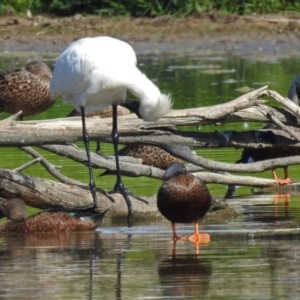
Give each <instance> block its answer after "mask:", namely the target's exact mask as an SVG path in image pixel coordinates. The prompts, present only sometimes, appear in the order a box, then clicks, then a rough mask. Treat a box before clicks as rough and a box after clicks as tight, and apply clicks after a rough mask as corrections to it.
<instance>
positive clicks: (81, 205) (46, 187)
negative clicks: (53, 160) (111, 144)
mask: <svg viewBox="0 0 300 300" xmlns="http://www.w3.org/2000/svg"><path fill="white" fill-rule="evenodd" d="M12 195H17V196H19V197H20V198H22V199H23V200H24V201H25V203H26V204H27V205H30V206H33V207H37V208H41V209H46V208H47V209H48V208H64V209H68V210H70V211H71V210H72V209H87V208H92V207H93V198H92V195H91V192H90V190H89V189H88V186H87V185H82V186H77V185H71V184H62V183H59V182H55V181H52V180H47V179H42V178H37V177H33V176H28V175H23V174H20V173H15V172H13V171H10V170H6V169H0V196H2V197H6V198H7V197H10V196H12ZM111 196H112V198H113V199H114V200H115V202H112V201H111V200H110V199H109V198H108V197H106V196H105V195H104V194H103V193H101V192H100V191H98V192H97V200H98V203H97V207H98V210H99V212H104V211H106V210H108V209H109V213H110V214H117V213H118V214H122V215H127V213H128V209H127V205H126V203H125V201H124V199H123V197H122V195H120V194H112V195H111ZM131 200H132V207H133V211H134V212H135V214H140V213H151V212H153V213H156V212H157V208H156V200H155V198H147V200H148V202H149V204H145V203H143V202H141V201H138V200H136V199H134V198H131Z"/></svg>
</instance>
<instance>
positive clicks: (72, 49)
mask: <svg viewBox="0 0 300 300" xmlns="http://www.w3.org/2000/svg"><path fill="white" fill-rule="evenodd" d="M127 90H128V91H130V92H131V93H132V94H133V95H134V96H136V97H137V98H138V99H139V100H140V107H139V113H140V115H141V117H142V118H143V119H144V120H145V121H156V120H158V119H159V118H161V117H163V116H165V115H166V114H167V113H168V112H169V110H170V108H171V106H172V100H171V97H170V96H169V95H166V94H162V93H161V92H160V90H159V89H158V87H157V86H156V85H155V84H154V83H153V82H152V81H151V80H149V79H148V78H147V77H146V76H145V75H144V74H143V73H142V72H141V71H140V70H139V69H138V68H137V66H136V55H135V52H134V50H133V49H132V47H131V46H130V45H129V44H127V43H125V42H123V41H120V40H117V39H114V38H111V37H105V36H101V37H94V38H82V39H80V40H78V41H75V42H73V43H72V44H70V46H69V47H68V48H67V49H66V50H65V51H64V52H63V53H62V54H61V55H60V56H59V58H58V60H57V62H56V65H55V68H54V72H53V77H52V80H51V83H50V92H51V96H52V97H55V96H57V95H62V96H63V98H64V100H65V101H67V102H69V103H71V104H72V105H73V106H74V107H75V108H76V109H77V110H78V111H80V107H84V108H85V113H86V114H88V113H90V112H93V111H96V110H102V109H105V108H107V107H108V106H109V105H111V104H115V105H118V104H122V103H123V102H124V101H125V99H126V91H127Z"/></svg>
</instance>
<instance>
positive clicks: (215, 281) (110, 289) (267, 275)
mask: <svg viewBox="0 0 300 300" xmlns="http://www.w3.org/2000/svg"><path fill="white" fill-rule="evenodd" d="M33 55H34V54H33ZM29 58H34V56H32V57H31V56H30V57H29ZM26 60H27V57H21V58H18V57H17V58H16V57H13V58H12V57H7V58H3V59H2V61H1V62H0V71H5V70H7V69H13V68H15V67H19V66H21V65H23V64H24V63H25V62H26ZM298 61H299V58H298V57H295V58H286V59H276V57H271V56H270V57H268V58H267V59H263V60H262V59H261V58H260V57H257V59H253V56H252V57H251V59H250V58H247V57H244V58H241V57H210V56H207V57H205V56H201V57H173V58H172V57H167V58H161V57H159V58H157V57H152V58H151V57H150V58H149V57H148V58H140V59H139V67H140V68H141V69H142V70H143V71H144V72H145V73H146V74H147V75H148V77H150V78H152V79H153V80H154V81H156V83H157V84H158V86H159V87H160V89H161V90H163V91H164V92H170V93H172V97H173V99H174V109H181V108H192V107H199V106H207V105H213V104H217V103H224V102H227V101H230V100H233V99H235V98H236V97H238V96H240V95H241V92H239V90H238V89H239V88H241V87H245V86H248V87H249V88H251V89H256V88H259V87H261V86H264V85H269V87H270V88H272V89H275V90H276V91H277V92H279V93H280V94H282V95H286V92H287V89H288V87H289V84H290V82H291V81H292V79H293V78H294V77H295V76H296V75H297V74H298V71H299V70H300V66H299V63H298ZM48 63H49V65H50V67H53V63H54V60H53V59H51V58H50V59H49V60H48ZM271 104H275V103H271ZM71 110H72V107H71V106H69V105H67V104H63V103H61V101H58V102H57V103H56V105H55V106H53V107H52V108H51V109H50V110H48V111H47V112H44V113H43V114H40V115H38V116H33V117H32V118H31V119H44V118H57V117H64V116H66V115H67V114H68V113H69V112H70V111H71ZM6 116H7V115H5V114H1V116H0V117H1V119H3V118H5V117H6ZM243 126H244V124H236V123H235V124H227V125H224V126H221V127H217V128H216V127H215V126H207V127H202V128H196V127H192V128H184V130H203V131H214V130H216V129H218V130H224V129H226V130H229V129H234V130H241V131H242V130H244V127H243ZM248 126H249V127H248V128H250V129H252V128H261V127H262V126H263V125H262V124H248ZM78 144H79V145H82V144H81V143H78ZM103 151H104V152H105V153H106V154H112V147H111V145H109V144H106V145H105V146H104V147H103ZM42 153H43V154H44V155H45V157H47V159H49V160H50V161H51V162H52V163H54V164H55V165H60V166H62V169H61V172H62V173H63V174H65V175H67V176H70V177H72V178H74V179H76V180H80V181H82V182H85V183H88V171H87V168H86V167H85V166H81V165H79V164H77V163H74V162H72V161H70V160H68V159H64V158H62V157H56V156H55V155H54V154H49V153H47V152H45V151H44V152H42ZM197 153H199V155H202V156H204V157H208V158H210V159H215V160H218V161H224V162H235V161H236V160H238V158H239V156H240V153H241V150H235V149H197ZM30 159H31V158H30V157H29V156H28V155H27V154H26V153H23V152H22V151H20V150H19V149H16V148H0V164H1V167H3V168H10V169H12V168H16V167H18V166H20V165H22V164H23V163H25V162H27V161H28V160H30ZM289 170H290V176H291V178H293V179H295V180H300V169H299V167H298V166H292V167H290V168H289ZM98 172H99V173H100V172H101V171H96V172H95V174H97V173H98ZM25 173H26V174H30V175H34V176H40V177H44V178H50V179H53V178H51V176H50V175H49V174H48V173H47V172H46V171H45V170H44V169H43V167H42V166H39V165H35V166H33V167H31V168H30V169H27V170H26V171H25ZM256 175H259V176H262V177H266V178H270V177H271V172H269V171H268V172H264V173H263V174H256ZM96 180H97V181H96V183H97V186H99V187H102V188H105V189H108V190H109V189H111V187H112V186H113V184H114V182H115V177H114V176H107V177H105V178H102V177H96ZM124 182H125V185H126V186H127V187H128V188H129V189H130V190H132V191H134V192H135V193H137V194H140V195H153V194H154V193H156V192H157V190H158V187H159V186H160V184H161V182H160V181H158V180H154V179H148V178H134V179H131V178H125V179H124ZM209 189H210V191H211V193H212V194H213V195H221V196H223V195H224V194H225V192H226V187H225V186H222V185H215V184H211V185H209ZM237 195H238V196H240V197H239V198H237V199H234V200H231V201H232V202H231V203H232V204H233V206H234V207H235V208H236V209H237V210H238V211H239V212H240V214H239V215H236V216H231V217H229V218H227V219H225V220H224V219H219V218H218V216H208V217H207V218H205V220H203V222H202V225H201V229H202V230H204V231H207V232H210V233H211V235H212V241H211V243H210V244H209V245H200V246H199V249H198V250H197V251H196V250H195V249H194V246H193V245H192V244H191V243H189V242H183V241H179V242H178V243H177V245H176V247H174V245H173V241H172V239H171V228H170V224H169V222H167V221H165V220H163V219H162V217H161V216H160V215H159V214H158V215H157V218H155V219H151V220H141V221H140V220H139V221H137V222H136V223H135V226H133V227H132V228H127V227H126V224H125V222H124V220H121V221H118V220H115V221H114V222H106V221H105V222H104V224H103V226H101V228H99V230H97V231H96V232H95V233H89V234H73V235H63V234H62V235H35V236H25V237H22V238H21V237H16V236H8V237H0V280H1V296H0V298H1V299H199V298H210V299H298V298H299V294H300V288H299V286H300V285H299V283H300V272H299V270H300V268H299V267H300V266H299V250H298V249H299V239H298V237H294V238H293V239H290V238H283V239H281V240H278V239H268V240H266V239H246V240H244V239H229V240H226V239H225V240H222V239H220V238H217V237H216V238H215V239H214V233H216V232H222V231H231V232H239V231H244V230H257V229H266V228H269V229H270V228H286V227H293V228H294V227H298V226H299V224H300V223H299V216H300V215H299V206H300V202H299V201H300V198H299V195H297V194H296V195H292V197H291V200H290V202H289V203H288V204H285V203H284V202H279V203H278V204H276V205H275V204H274V198H275V195H254V194H252V192H251V189H250V188H246V187H244V188H240V189H239V190H238V192H237ZM246 196H247V197H246ZM192 230H193V229H192V226H191V225H184V226H183V225H179V226H178V232H179V233H180V234H187V233H190V232H191V231H192ZM174 249H176V251H175V250H174ZM196 252H197V253H198V254H196Z"/></svg>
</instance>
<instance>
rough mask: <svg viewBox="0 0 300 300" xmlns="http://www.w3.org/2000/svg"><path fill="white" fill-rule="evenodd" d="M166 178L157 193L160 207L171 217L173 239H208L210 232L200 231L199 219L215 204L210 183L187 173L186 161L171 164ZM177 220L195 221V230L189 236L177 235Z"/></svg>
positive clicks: (205, 240)
mask: <svg viewBox="0 0 300 300" xmlns="http://www.w3.org/2000/svg"><path fill="white" fill-rule="evenodd" d="M163 180H164V182H163V184H162V186H161V187H160V189H159V190H158V194H157V208H158V210H159V211H160V212H161V214H162V215H163V216H164V217H166V218H167V219H168V220H169V221H171V224H172V230H173V240H175V241H176V240H186V239H188V240H190V241H192V242H194V243H196V244H199V243H208V242H209V241H210V236H209V234H207V233H203V234H200V233H199V231H198V220H199V219H200V218H202V217H204V215H205V214H206V213H207V211H208V210H209V207H210V205H211V195H210V193H209V191H208V189H207V187H206V185H205V184H204V183H203V182H202V181H201V180H200V179H199V178H197V177H195V176H193V175H191V174H187V173H186V169H185V167H184V165H182V164H178V163H173V164H171V165H170V166H169V167H168V169H167V170H166V172H165V174H164V176H163ZM176 223H194V227H195V231H194V234H193V235H191V236H189V237H179V236H177V234H176V230H175V224H176Z"/></svg>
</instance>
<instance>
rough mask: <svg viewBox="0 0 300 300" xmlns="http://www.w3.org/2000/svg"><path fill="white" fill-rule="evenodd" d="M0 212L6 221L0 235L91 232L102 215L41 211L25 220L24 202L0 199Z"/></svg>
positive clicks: (0, 226)
mask: <svg viewBox="0 0 300 300" xmlns="http://www.w3.org/2000/svg"><path fill="white" fill-rule="evenodd" d="M0 211H1V212H2V213H3V215H4V216H5V217H7V219H8V220H7V221H6V222H4V223H2V224H0V233H5V232H14V233H22V234H27V233H34V232H36V233H42V232H74V231H91V230H94V229H95V228H97V227H98V226H99V225H100V223H101V221H102V219H103V216H104V214H100V213H95V212H87V211H83V212H78V213H76V214H75V216H71V215H70V214H69V213H66V212H57V211H42V212H40V213H37V214H35V215H33V216H31V217H29V218H27V211H26V206H25V204H24V201H23V200H22V199H20V198H10V199H4V198H0Z"/></svg>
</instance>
